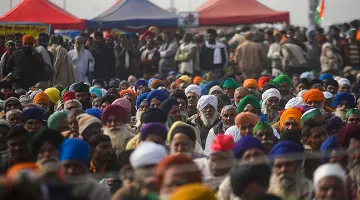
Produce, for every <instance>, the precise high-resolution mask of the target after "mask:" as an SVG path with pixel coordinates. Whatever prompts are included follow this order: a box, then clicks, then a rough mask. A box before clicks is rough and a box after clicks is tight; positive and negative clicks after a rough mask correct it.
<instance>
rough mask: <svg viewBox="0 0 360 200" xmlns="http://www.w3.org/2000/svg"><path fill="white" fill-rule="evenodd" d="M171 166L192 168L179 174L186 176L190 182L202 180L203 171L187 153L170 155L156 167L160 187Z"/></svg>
mask: <svg viewBox="0 0 360 200" xmlns="http://www.w3.org/2000/svg"><path fill="white" fill-rule="evenodd" d="M171 167H180V168H183V169H191V170H184V171H182V172H180V173H181V174H179V176H181V177H186V179H187V181H189V182H188V183H201V182H202V175H201V172H200V170H199V168H198V167H197V165H196V164H195V163H194V161H192V160H191V158H189V157H188V156H185V155H170V156H167V157H165V158H164V159H163V160H162V161H161V162H160V163H159V164H158V165H157V166H156V168H155V182H156V185H157V186H158V188H159V189H160V188H161V186H162V184H163V180H164V176H165V173H166V171H167V170H168V169H169V168H171Z"/></svg>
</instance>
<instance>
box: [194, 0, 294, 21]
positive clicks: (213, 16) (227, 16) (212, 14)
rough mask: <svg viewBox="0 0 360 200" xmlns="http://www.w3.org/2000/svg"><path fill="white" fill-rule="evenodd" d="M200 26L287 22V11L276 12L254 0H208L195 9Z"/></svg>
mask: <svg viewBox="0 0 360 200" xmlns="http://www.w3.org/2000/svg"><path fill="white" fill-rule="evenodd" d="M196 11H197V12H199V17H200V25H201V26H224V25H239V24H256V23H274V22H286V23H289V21H290V20H289V12H277V11H275V10H273V9H271V8H268V7H266V6H265V5H263V4H261V3H259V2H257V1H256V0H208V1H207V2H205V3H204V4H203V5H202V6H200V7H199V8H198V9H197V10H196Z"/></svg>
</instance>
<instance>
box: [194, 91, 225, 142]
mask: <svg viewBox="0 0 360 200" xmlns="http://www.w3.org/2000/svg"><path fill="white" fill-rule="evenodd" d="M216 108H217V99H216V97H215V96H213V95H203V96H201V98H200V99H199V101H198V104H197V109H198V111H199V112H200V114H199V115H197V116H195V118H193V119H192V120H191V121H190V122H191V123H192V124H193V125H194V127H195V129H196V131H197V132H198V133H200V137H201V146H202V148H203V149H204V148H205V143H206V138H207V135H208V134H209V130H210V129H211V128H212V127H213V126H215V125H216V124H217V123H218V117H219V116H218V115H219V113H218V112H217V110H216Z"/></svg>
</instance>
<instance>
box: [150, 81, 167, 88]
mask: <svg viewBox="0 0 360 200" xmlns="http://www.w3.org/2000/svg"><path fill="white" fill-rule="evenodd" d="M159 86H165V83H164V81H162V80H159V79H156V80H153V81H151V83H150V89H157V88H158V87H159Z"/></svg>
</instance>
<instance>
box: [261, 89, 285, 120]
mask: <svg viewBox="0 0 360 200" xmlns="http://www.w3.org/2000/svg"><path fill="white" fill-rule="evenodd" d="M280 99H281V94H280V92H279V90H277V89H275V88H270V89H268V90H266V91H265V92H264V93H263V94H262V101H263V102H262V105H261V112H262V113H264V114H265V115H266V117H267V118H268V120H269V123H270V125H273V124H275V123H276V122H278V121H279V119H280V116H279V113H278V112H279V109H280V108H279V104H280Z"/></svg>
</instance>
